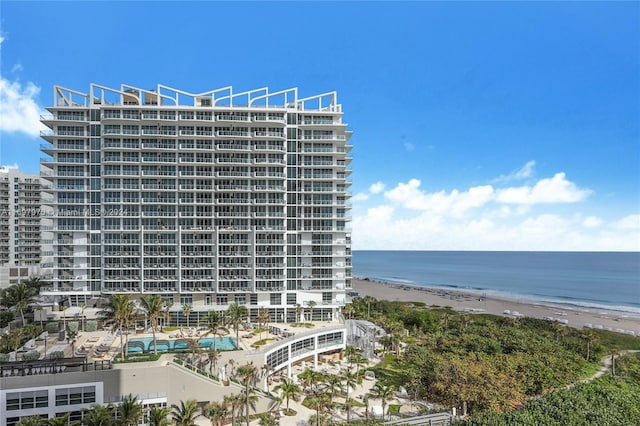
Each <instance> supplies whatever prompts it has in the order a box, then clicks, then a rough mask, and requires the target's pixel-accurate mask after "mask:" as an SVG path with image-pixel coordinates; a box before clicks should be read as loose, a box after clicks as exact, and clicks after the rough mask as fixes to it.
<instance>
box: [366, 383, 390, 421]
mask: <svg viewBox="0 0 640 426" xmlns="http://www.w3.org/2000/svg"><path fill="white" fill-rule="evenodd" d="M393 391H394V387H393V386H392V385H383V384H382V383H380V382H377V383H376V384H375V385H373V388H371V391H370V392H371V396H373V397H374V398H376V399H379V400H380V401H381V403H382V417H383V418H384V409H385V408H386V406H387V401H388V400H389V399H391V397H392V396H393Z"/></svg>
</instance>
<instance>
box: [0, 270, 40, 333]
mask: <svg viewBox="0 0 640 426" xmlns="http://www.w3.org/2000/svg"><path fill="white" fill-rule="evenodd" d="M35 296H36V292H35V290H34V289H33V288H31V287H29V286H28V285H27V284H26V283H25V282H24V281H23V282H21V283H18V284H15V285H12V286H11V287H8V288H6V289H4V291H3V292H2V293H1V299H2V300H1V301H0V304H2V305H3V306H6V307H13V308H14V309H15V310H16V312H18V313H19V314H20V317H21V318H22V326H23V327H24V326H25V325H26V322H25V318H24V311H25V310H26V309H27V308H28V307H29V305H30V304H31V303H33V302H34V301H35Z"/></svg>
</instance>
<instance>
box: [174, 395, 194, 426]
mask: <svg viewBox="0 0 640 426" xmlns="http://www.w3.org/2000/svg"><path fill="white" fill-rule="evenodd" d="M198 410H199V408H198V402H197V401H196V400H195V399H189V400H188V401H187V402H184V401H180V405H177V404H172V405H171V419H172V420H173V423H174V424H175V425H176V426H195V424H196V423H195V421H196V417H198Z"/></svg>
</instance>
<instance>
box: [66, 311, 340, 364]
mask: <svg viewBox="0 0 640 426" xmlns="http://www.w3.org/2000/svg"><path fill="white" fill-rule="evenodd" d="M313 324H314V326H313V327H306V326H297V325H293V324H282V323H269V324H267V325H266V326H265V327H264V328H267V329H268V328H269V326H272V327H277V328H279V329H280V331H281V332H285V333H292V334H299V333H303V332H308V331H312V330H320V329H322V328H325V327H330V326H335V325H336V324H338V323H337V322H335V321H316V322H313ZM256 328H257V327H256ZM155 336H156V340H157V341H160V340H166V341H176V340H177V339H201V338H213V337H214V336H213V334H212V333H207V330H205V329H203V328H197V327H181V328H180V329H178V330H175V329H174V328H172V329H171V331H169V332H165V331H156V333H155ZM217 337H231V338H232V339H233V340H234V341H235V340H236V334H235V331H234V330H229V333H227V334H218V335H217ZM238 337H239V338H238V342H236V344H237V346H238V349H240V350H222V351H220V352H221V361H222V362H228V361H229V360H231V359H233V360H234V361H235V362H236V363H239V364H242V363H244V362H249V361H256V359H257V358H256V356H255V353H256V350H260V351H262V350H265V349H268V347H269V346H270V344H272V343H277V342H279V341H280V340H282V339H283V337H282V336H280V335H274V334H272V333H270V332H268V331H264V332H262V333H257V334H256V333H254V332H253V330H251V329H241V330H240V331H239V333H238ZM128 338H129V339H139V338H145V339H152V338H153V333H152V332H151V330H150V329H147V330H144V332H142V333H140V332H135V333H129V334H128ZM263 339H269V340H268V342H267V344H266V345H262V346H255V343H256V342H258V341H260V340H263ZM120 340H121V339H120V336H119V335H116V334H114V333H112V332H110V331H106V330H101V331H92V332H81V333H80V334H79V335H78V337H77V338H76V342H75V345H74V347H75V352H76V354H82V353H84V354H86V355H87V358H88V359H89V360H90V361H92V360H104V359H111V360H113V359H114V358H115V357H116V356H117V355H118V354H119V353H120ZM126 340H127V339H126V336H124V338H123V339H122V344H126ZM98 348H100V350H97V349H98ZM70 354H71V348H70V347H69V355H70ZM258 364H261V363H259V362H258Z"/></svg>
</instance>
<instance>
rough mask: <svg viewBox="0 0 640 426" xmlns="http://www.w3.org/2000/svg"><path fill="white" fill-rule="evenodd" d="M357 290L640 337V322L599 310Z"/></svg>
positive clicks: (414, 291) (416, 289)
mask: <svg viewBox="0 0 640 426" xmlns="http://www.w3.org/2000/svg"><path fill="white" fill-rule="evenodd" d="M352 286H353V290H355V291H357V292H359V294H360V296H361V297H364V296H372V297H375V298H376V299H381V300H390V301H401V302H423V303H426V304H427V306H441V307H447V306H448V307H451V308H452V309H454V310H456V311H460V312H465V311H466V312H468V313H489V314H495V315H503V316H513V315H510V314H505V311H509V312H511V313H513V312H517V313H518V314H520V315H523V316H526V317H532V318H539V319H544V318H554V319H558V320H563V322H565V320H566V324H567V325H568V326H570V327H574V328H583V327H584V326H585V324H587V326H589V325H591V326H592V327H593V328H600V327H602V328H605V329H606V328H607V327H608V328H610V329H611V330H612V331H616V330H617V331H618V332H620V330H624V331H633V332H634V333H635V335H636V336H640V318H638V317H632V316H623V315H616V314H614V313H611V312H603V311H602V310H597V309H576V308H568V307H563V306H559V305H558V306H549V305H543V304H537V303H529V302H526V301H524V300H522V299H521V300H518V299H516V300H508V299H500V298H496V297H484V296H482V297H481V296H479V295H478V294H475V293H474V294H472V293H469V292H464V291H460V290H444V289H441V288H431V287H421V286H411V285H406V284H393V283H381V282H376V281H368V280H361V279H354V280H352Z"/></svg>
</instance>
